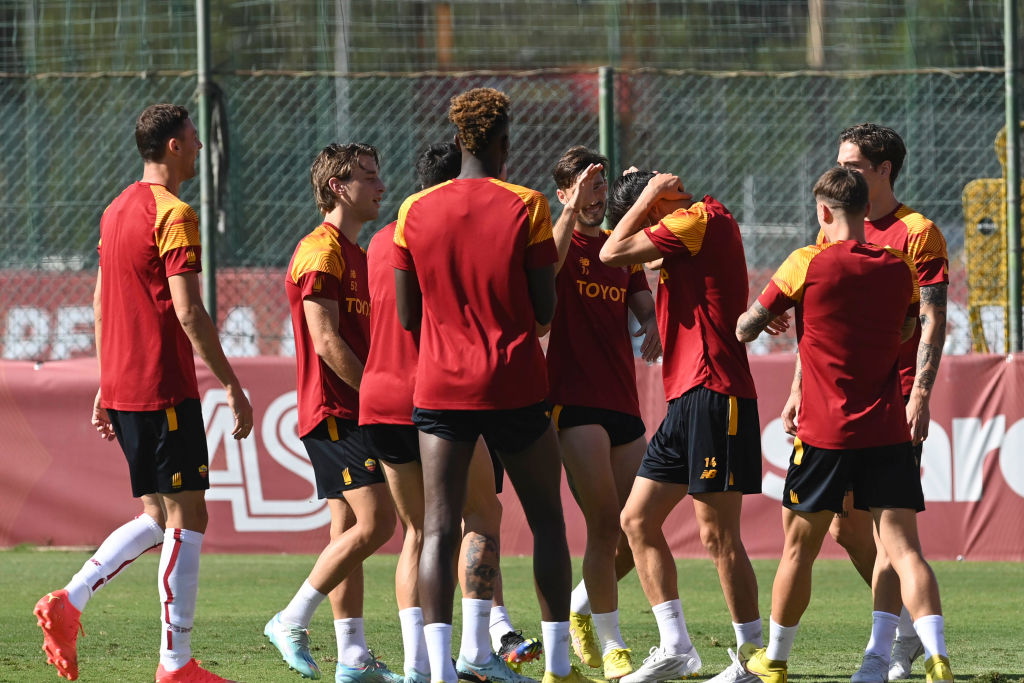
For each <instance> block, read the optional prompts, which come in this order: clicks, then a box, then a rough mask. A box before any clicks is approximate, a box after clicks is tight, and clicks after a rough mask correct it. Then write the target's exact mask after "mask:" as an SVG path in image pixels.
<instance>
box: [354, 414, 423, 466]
mask: <svg viewBox="0 0 1024 683" xmlns="http://www.w3.org/2000/svg"><path fill="white" fill-rule="evenodd" d="M359 428H360V429H361V430H363V432H364V433H365V435H366V443H367V445H368V446H369V447H370V449H371V450H372V451H373V452H374V453H376V454H377V455H378V456H380V459H381V460H383V461H384V462H386V463H388V464H389V465H404V464H406V463H410V462H419V460H420V441H419V432H417V431H416V427H414V426H412V425H396V424H369V425H362V426H360V427H359Z"/></svg>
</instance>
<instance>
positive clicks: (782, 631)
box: [765, 619, 800, 662]
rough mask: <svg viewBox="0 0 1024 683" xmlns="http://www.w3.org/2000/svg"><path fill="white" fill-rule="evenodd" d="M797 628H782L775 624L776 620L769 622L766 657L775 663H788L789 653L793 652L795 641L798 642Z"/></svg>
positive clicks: (797, 626)
mask: <svg viewBox="0 0 1024 683" xmlns="http://www.w3.org/2000/svg"><path fill="white" fill-rule="evenodd" d="M798 628H800V624H797V625H796V626H781V625H779V624H776V623H775V620H774V619H769V620H768V650H767V652H765V656H766V657H767V658H768V659H770V660H772V661H775V662H788V661H789V653H790V652H792V651H793V641H795V640H796V630H797V629H798Z"/></svg>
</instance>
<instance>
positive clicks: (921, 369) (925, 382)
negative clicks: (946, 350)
mask: <svg viewBox="0 0 1024 683" xmlns="http://www.w3.org/2000/svg"><path fill="white" fill-rule="evenodd" d="M941 358H942V351H941V350H940V349H937V348H936V347H934V346H932V345H931V344H929V343H927V342H924V341H922V342H921V343H920V344H919V345H918V347H917V376H916V377H915V378H914V384H916V385H917V386H919V387H921V388H922V389H931V388H932V385H933V384H935V374H936V373H937V372H938V370H939V361H940V360H941Z"/></svg>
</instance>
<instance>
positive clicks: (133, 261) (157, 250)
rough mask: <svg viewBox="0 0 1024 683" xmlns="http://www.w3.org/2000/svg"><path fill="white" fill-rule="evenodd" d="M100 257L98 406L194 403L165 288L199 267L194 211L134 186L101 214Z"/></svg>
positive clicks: (159, 190) (147, 186)
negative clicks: (100, 398)
mask: <svg viewBox="0 0 1024 683" xmlns="http://www.w3.org/2000/svg"><path fill="white" fill-rule="evenodd" d="M99 254H100V271H101V273H102V280H101V286H100V310H101V311H102V315H103V328H102V331H103V333H102V335H101V338H100V394H101V396H102V402H103V406H104V407H105V408H113V409H115V410H126V411H148V410H163V409H165V408H169V407H171V406H174V405H177V404H178V403H180V402H181V401H183V400H185V399H187V398H199V387H198V384H197V383H196V369H195V361H194V359H193V355H192V344H191V342H190V341H189V339H188V337H187V336H186V334H185V331H184V330H183V329H182V328H181V323H179V322H178V316H177V315H176V314H175V312H174V304H173V302H172V301H171V292H170V287H169V284H168V278H169V277H172V276H174V275H181V274H183V273H198V272H199V271H200V270H201V268H202V266H201V265H200V263H201V250H200V246H199V219H198V217H197V216H196V213H195V211H193V209H192V207H190V206H189V205H188V204H186V203H185V202H183V201H181V200H180V199H178V198H177V197H176V196H175V195H173V194H171V192H170V190H168V189H167V188H166V187H164V186H163V185H157V184H154V183H144V182H137V183H133V184H132V185H130V186H129V187H128V188H127V189H125V190H124V191H123V192H122V193H121V194H120V195H119V196H118V197H117V198H116V199H115V200H114V201H113V202H111V203H110V205H109V206H108V207H107V208H106V210H105V211H104V212H103V218H102V219H101V220H100V244H99Z"/></svg>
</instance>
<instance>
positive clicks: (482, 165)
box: [459, 152, 502, 180]
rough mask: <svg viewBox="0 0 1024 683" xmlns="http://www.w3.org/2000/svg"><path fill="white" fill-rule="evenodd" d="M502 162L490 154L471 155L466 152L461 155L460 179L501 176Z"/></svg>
mask: <svg viewBox="0 0 1024 683" xmlns="http://www.w3.org/2000/svg"><path fill="white" fill-rule="evenodd" d="M501 165H502V162H500V161H498V160H497V158H491V157H490V156H479V157H477V156H473V155H472V154H469V153H468V152H464V153H463V155H462V171H461V172H460V173H459V178H460V179H464V180H465V179H470V178H498V177H500V176H501Z"/></svg>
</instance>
